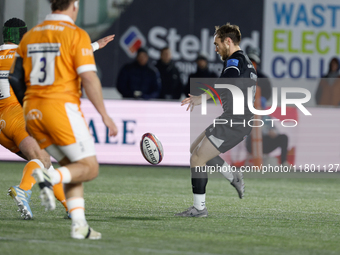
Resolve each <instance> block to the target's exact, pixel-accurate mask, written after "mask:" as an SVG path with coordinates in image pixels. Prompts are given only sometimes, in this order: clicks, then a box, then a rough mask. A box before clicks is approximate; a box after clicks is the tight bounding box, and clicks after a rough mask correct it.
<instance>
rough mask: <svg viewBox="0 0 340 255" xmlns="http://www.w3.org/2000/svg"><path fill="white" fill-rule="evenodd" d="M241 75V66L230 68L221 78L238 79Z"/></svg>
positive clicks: (226, 69)
mask: <svg viewBox="0 0 340 255" xmlns="http://www.w3.org/2000/svg"><path fill="white" fill-rule="evenodd" d="M240 73H241V72H240V67H239V66H229V67H227V68H225V69H224V72H223V73H222V75H221V78H237V77H239V76H240Z"/></svg>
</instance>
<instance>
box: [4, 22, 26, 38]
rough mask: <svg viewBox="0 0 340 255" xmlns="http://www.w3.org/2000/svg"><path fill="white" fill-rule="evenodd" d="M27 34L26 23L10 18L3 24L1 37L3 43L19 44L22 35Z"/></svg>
mask: <svg viewBox="0 0 340 255" xmlns="http://www.w3.org/2000/svg"><path fill="white" fill-rule="evenodd" d="M26 32H27V26H26V23H25V22H24V21H23V20H21V19H17V18H11V19H9V20H7V21H6V22H5V24H4V27H3V30H2V36H3V40H4V42H11V43H15V44H19V43H20V41H21V39H22V37H23V36H24V34H25V33H26Z"/></svg>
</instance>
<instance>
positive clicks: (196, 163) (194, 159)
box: [190, 150, 206, 166]
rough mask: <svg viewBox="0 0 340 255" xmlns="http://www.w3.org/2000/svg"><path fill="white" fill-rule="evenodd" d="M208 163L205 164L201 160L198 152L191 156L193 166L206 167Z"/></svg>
mask: <svg viewBox="0 0 340 255" xmlns="http://www.w3.org/2000/svg"><path fill="white" fill-rule="evenodd" d="M205 163H206V162H203V161H202V160H201V159H200V156H199V154H198V152H197V150H194V151H193V153H192V154H191V157H190V165H191V166H201V165H205Z"/></svg>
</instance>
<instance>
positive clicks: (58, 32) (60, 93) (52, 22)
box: [17, 14, 97, 103]
mask: <svg viewBox="0 0 340 255" xmlns="http://www.w3.org/2000/svg"><path fill="white" fill-rule="evenodd" d="M17 54H18V55H17V56H20V57H21V58H23V67H24V70H25V83H26V86H27V90H26V93H25V98H24V101H26V100H30V99H35V98H46V99H58V100H64V101H68V102H74V103H79V98H80V96H81V89H80V78H79V74H81V73H83V72H88V71H97V69H96V65H95V60H94V57H93V51H92V47H91V41H90V37H89V35H88V34H87V33H86V32H85V31H84V30H83V29H81V28H79V27H77V26H76V25H75V24H74V22H73V20H72V19H71V18H70V17H69V16H67V15H62V14H49V15H47V17H46V19H45V21H44V22H42V23H40V24H39V25H37V26H35V27H34V28H32V29H31V30H30V31H28V32H27V33H26V34H25V35H24V37H23V39H22V40H21V42H20V44H19V47H18V50H17Z"/></svg>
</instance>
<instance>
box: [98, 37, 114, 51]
mask: <svg viewBox="0 0 340 255" xmlns="http://www.w3.org/2000/svg"><path fill="white" fill-rule="evenodd" d="M114 38H115V35H109V36H106V37H104V38H102V39H99V40H98V41H97V43H98V45H99V49H102V48H104V47H105V46H106V45H107V44H108V43H109V42H111V41H113V39H114Z"/></svg>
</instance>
